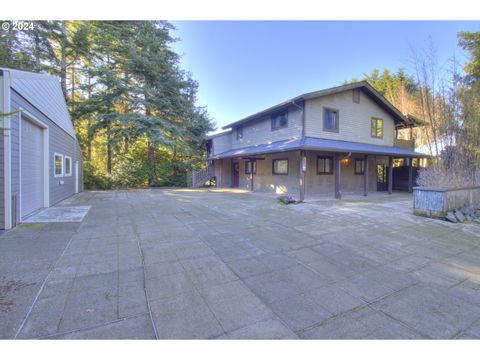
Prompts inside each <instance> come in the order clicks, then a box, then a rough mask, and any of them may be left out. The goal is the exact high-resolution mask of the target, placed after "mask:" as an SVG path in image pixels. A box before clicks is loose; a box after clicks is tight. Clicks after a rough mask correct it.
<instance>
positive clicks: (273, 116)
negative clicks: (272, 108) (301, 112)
mask: <svg viewBox="0 0 480 360" xmlns="http://www.w3.org/2000/svg"><path fill="white" fill-rule="evenodd" d="M283 114H285V119H287V123H286V124H285V125H283V126H279V127H274V126H273V119H274V118H275V117H276V116H281V115H283ZM287 127H288V110H285V111H280V112H277V113H275V114H272V115H271V116H270V128H271V130H272V131H275V130H280V129H285V128H287Z"/></svg>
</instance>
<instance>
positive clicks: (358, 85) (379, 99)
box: [222, 81, 408, 129]
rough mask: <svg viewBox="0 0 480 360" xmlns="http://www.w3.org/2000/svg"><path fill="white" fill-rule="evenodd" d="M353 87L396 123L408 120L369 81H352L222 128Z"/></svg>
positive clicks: (282, 103)
mask: <svg viewBox="0 0 480 360" xmlns="http://www.w3.org/2000/svg"><path fill="white" fill-rule="evenodd" d="M353 89H362V90H363V91H365V92H366V93H367V94H368V95H369V96H370V97H371V98H372V100H373V101H375V103H377V104H378V105H379V106H381V107H382V108H383V109H384V110H385V111H387V112H388V113H389V114H390V115H391V116H392V117H393V119H394V121H395V123H396V124H402V123H405V122H408V121H407V119H406V117H405V116H404V115H403V114H402V113H401V112H400V111H399V110H398V109H397V108H396V107H395V106H393V105H392V104H391V103H390V102H389V101H388V100H387V99H385V98H384V97H383V96H382V95H380V94H379V93H378V92H377V91H376V90H375V89H374V88H373V87H372V86H371V85H370V84H369V83H368V82H367V81H359V82H355V83H350V84H346V85H341V86H336V87H332V88H328V89H324V90H319V91H313V92H309V93H305V94H303V95H299V96H297V97H294V98H292V99H290V100H287V101H284V102H281V103H280V104H277V105H275V106H272V107H269V108H268V109H265V110H262V111H260V112H257V113H255V114H253V115H250V116H247V117H246V118H243V119H241V120H238V121H235V122H233V123H230V124H228V125H225V126H224V127H222V129H228V128H232V127H235V126H238V125H241V124H244V123H247V122H250V121H253V120H257V119H260V118H261V117H263V116H266V115H269V114H271V113H274V112H276V111H280V110H283V109H286V108H288V107H289V106H292V105H293V104H296V103H297V102H300V103H301V102H302V101H305V100H309V99H315V98H318V97H322V96H327V95H332V94H337V93H341V92H344V91H348V90H353Z"/></svg>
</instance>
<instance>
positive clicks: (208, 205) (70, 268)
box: [0, 189, 480, 339]
mask: <svg viewBox="0 0 480 360" xmlns="http://www.w3.org/2000/svg"><path fill="white" fill-rule="evenodd" d="M68 204H69V205H70V206H76V207H84V206H90V210H89V211H88V213H87V214H86V216H85V217H84V218H83V220H81V221H78V222H55V223H29V224H24V225H21V226H19V227H18V228H16V229H14V230H12V231H9V232H7V233H5V234H3V235H2V236H1V237H0V338H18V339H24V338H29V339H30V338H61V339H65V338H96V339H99V338H113V339H125V338H127V339H135V338H143V339H154V338H159V339H165V338H173V339H184V338H202V339H211V338H215V339H216V338H243V339H244V338H267V339H272V338H289V339H291V338H314V339H317V338H318V339H357V338H361V339H372V338H376V339H380V338H382V339H383V338H389V339H410V338H442V339H447V338H480V296H479V295H480V235H479V234H480V231H479V230H480V225H478V224H468V225H467V224H450V223H447V222H443V221H439V220H432V219H427V218H422V217H417V216H414V215H413V214H412V212H411V205H412V198H411V194H408V193H398V194H397V193H394V194H392V195H384V196H380V195H379V196H372V197H368V198H365V197H352V198H347V197H346V198H344V199H342V200H335V199H328V200H322V199H319V200H318V201H312V202H308V203H303V204H296V205H282V204H280V203H279V202H278V201H276V200H275V199H273V198H270V197H266V196H258V195H255V194H251V193H246V192H241V191H238V190H237V191H227V190H223V191H222V190H219V191H208V190H188V189H184V190H182V189H152V190H137V191H135V190H132V191H108V192H107V191H105V192H84V193H81V194H79V195H78V196H76V197H75V198H72V199H69V201H68Z"/></svg>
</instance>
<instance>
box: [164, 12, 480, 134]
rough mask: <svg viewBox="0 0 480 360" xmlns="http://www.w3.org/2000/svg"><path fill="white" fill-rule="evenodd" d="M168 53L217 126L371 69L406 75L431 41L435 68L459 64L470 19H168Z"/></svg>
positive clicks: (472, 25)
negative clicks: (415, 54)
mask: <svg viewBox="0 0 480 360" xmlns="http://www.w3.org/2000/svg"><path fill="white" fill-rule="evenodd" d="M172 23H173V25H174V26H175V27H176V28H177V30H176V31H175V32H174V36H175V37H178V38H180V39H181V41H179V42H177V43H176V44H175V45H174V49H175V50H176V51H177V52H178V53H179V54H180V55H182V60H181V61H182V67H183V68H184V69H185V70H188V71H190V72H191V73H192V75H193V77H194V79H195V80H197V81H198V82H199V94H198V102H199V105H202V106H206V107H207V109H208V111H209V113H210V115H211V116H212V118H213V119H214V120H215V121H216V123H217V125H218V127H219V128H220V127H221V126H223V125H226V124H228V123H230V122H233V121H236V120H239V119H241V118H243V117H245V116H248V115H250V114H253V113H255V112H257V111H260V110H263V109H264V108H267V107H269V106H272V105H275V104H277V103H279V102H281V101H284V100H286V99H289V98H291V97H294V96H296V95H300V94H302V93H305V92H309V91H315V90H319V89H323V88H327V87H331V86H336V85H339V84H341V83H342V82H343V81H344V80H349V79H351V78H352V77H356V78H361V77H362V75H363V74H364V73H370V72H371V71H372V70H373V69H374V68H378V69H380V70H381V69H383V68H389V69H391V70H397V69H398V68H400V67H403V68H404V69H405V70H407V72H408V71H409V70H410V71H411V70H412V66H411V59H412V50H411V49H412V48H415V49H416V50H417V51H421V49H424V48H426V47H427V45H428V42H429V38H431V40H432V42H433V45H434V47H435V49H436V51H437V55H438V60H439V64H440V65H444V67H445V68H447V67H448V66H449V59H451V58H452V57H453V56H455V57H456V58H457V60H459V61H460V62H462V63H463V62H464V61H465V59H466V58H465V54H464V52H463V51H462V50H461V49H460V48H459V47H458V45H457V32H459V31H480V22H468V21H446V22H440V21H421V22H413V21H404V22H387V21H350V22H347V21H172Z"/></svg>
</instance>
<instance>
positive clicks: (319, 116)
mask: <svg viewBox="0 0 480 360" xmlns="http://www.w3.org/2000/svg"><path fill="white" fill-rule="evenodd" d="M411 126H414V123H413V122H412V121H411V120H409V119H408V118H407V117H406V116H404V115H403V114H401V113H400V112H399V111H398V110H397V109H396V108H395V107H394V106H393V105H392V104H391V103H389V102H388V101H387V100H386V99H385V98H383V97H382V96H381V95H380V94H379V93H378V92H377V91H375V89H373V87H372V86H370V85H369V84H368V83H367V82H364V81H362V82H357V83H352V84H348V85H343V86H339V87H335V88H330V89H326V90H321V91H316V92H312V93H307V94H304V95H300V96H297V97H295V98H293V99H290V100H287V101H285V102H283V103H281V104H278V105H275V106H273V107H270V108H268V109H266V110H263V111H260V112H258V113H256V114H253V115H251V116H248V117H246V118H244V119H242V120H239V121H236V122H234V123H231V124H229V125H227V126H225V127H224V128H223V129H224V130H227V131H225V132H223V133H220V134H216V135H212V136H209V137H207V139H206V147H207V153H208V166H207V167H206V169H202V171H200V172H198V173H195V174H194V178H193V185H194V186H199V185H201V184H202V183H203V182H204V180H208V179H210V178H214V179H215V182H216V186H218V187H222V188H241V189H249V190H252V191H261V192H271V193H276V194H290V195H292V196H294V197H295V198H297V199H300V200H302V201H303V200H304V198H305V196H307V197H308V196H312V197H315V196H332V197H335V198H341V196H342V194H363V195H365V196H366V195H368V193H369V192H376V191H387V192H389V193H391V192H392V190H394V189H399V190H406V191H411V190H412V186H413V185H414V179H415V172H416V168H414V166H413V165H414V164H413V163H414V162H415V163H417V164H418V163H419V161H418V159H420V158H426V157H427V155H425V154H421V153H418V152H415V151H414V141H413V139H397V133H398V132H399V131H400V130H401V129H405V128H408V127H411ZM407 133H408V131H407ZM414 159H415V160H414ZM405 176H406V180H405Z"/></svg>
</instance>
